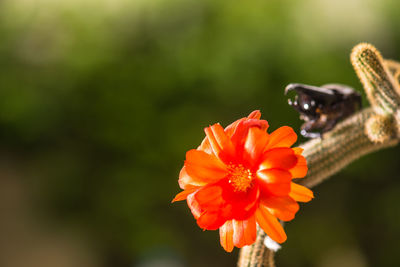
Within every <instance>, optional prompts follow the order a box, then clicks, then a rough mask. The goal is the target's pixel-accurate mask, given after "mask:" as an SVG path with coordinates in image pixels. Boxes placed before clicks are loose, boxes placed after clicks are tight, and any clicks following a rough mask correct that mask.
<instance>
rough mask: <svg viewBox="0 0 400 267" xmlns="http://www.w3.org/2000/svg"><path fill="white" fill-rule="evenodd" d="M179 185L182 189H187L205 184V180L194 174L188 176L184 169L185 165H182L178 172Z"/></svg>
mask: <svg viewBox="0 0 400 267" xmlns="http://www.w3.org/2000/svg"><path fill="white" fill-rule="evenodd" d="M178 183H179V187H180V188H182V189H188V188H190V187H199V186H204V185H206V184H207V183H206V181H204V180H203V179H199V178H197V177H196V176H189V175H188V174H187V171H186V167H185V166H183V168H182V169H181V171H180V173H179V180H178Z"/></svg>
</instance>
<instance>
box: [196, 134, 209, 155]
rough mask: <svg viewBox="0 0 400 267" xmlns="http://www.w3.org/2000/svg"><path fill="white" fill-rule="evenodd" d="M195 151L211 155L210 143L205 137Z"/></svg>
mask: <svg viewBox="0 0 400 267" xmlns="http://www.w3.org/2000/svg"><path fill="white" fill-rule="evenodd" d="M197 150H201V151H204V152H206V153H207V154H212V152H213V151H212V148H211V145H210V141H208V138H207V136H206V137H205V138H204V139H203V141H202V142H201V144H200V146H199V147H198V148H197Z"/></svg>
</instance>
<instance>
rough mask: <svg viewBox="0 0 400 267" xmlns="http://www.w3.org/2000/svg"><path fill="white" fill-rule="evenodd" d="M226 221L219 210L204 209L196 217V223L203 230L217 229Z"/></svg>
mask: <svg viewBox="0 0 400 267" xmlns="http://www.w3.org/2000/svg"><path fill="white" fill-rule="evenodd" d="M225 222H226V218H225V217H223V216H222V214H221V212H220V211H219V210H211V209H210V210H206V211H204V212H203V213H202V214H201V215H200V217H199V218H198V219H197V225H198V226H199V227H200V228H201V229H203V230H217V229H218V228H220V227H221V226H222V225H223V224H224V223H225Z"/></svg>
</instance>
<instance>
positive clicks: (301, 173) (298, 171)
mask: <svg viewBox="0 0 400 267" xmlns="http://www.w3.org/2000/svg"><path fill="white" fill-rule="evenodd" d="M296 158H297V163H296V165H295V166H294V167H293V168H291V169H290V170H289V172H290V173H291V174H292V177H293V178H303V177H305V176H306V175H307V171H308V167H307V161H306V158H305V157H303V156H302V155H296Z"/></svg>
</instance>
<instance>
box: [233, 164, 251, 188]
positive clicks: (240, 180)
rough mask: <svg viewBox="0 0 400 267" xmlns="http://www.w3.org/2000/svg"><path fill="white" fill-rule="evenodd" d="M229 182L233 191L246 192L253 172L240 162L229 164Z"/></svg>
mask: <svg viewBox="0 0 400 267" xmlns="http://www.w3.org/2000/svg"><path fill="white" fill-rule="evenodd" d="M228 170H229V183H230V184H231V185H232V186H233V191H235V192H246V191H247V189H248V188H250V187H251V185H252V180H253V173H252V172H251V171H250V170H249V169H246V168H245V167H244V166H243V165H242V164H238V165H236V164H229V166H228Z"/></svg>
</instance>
